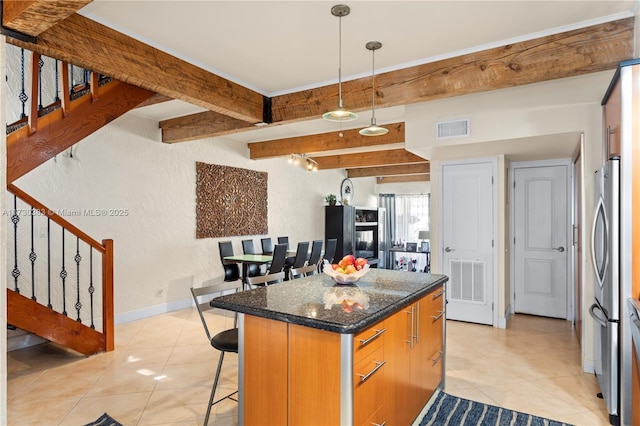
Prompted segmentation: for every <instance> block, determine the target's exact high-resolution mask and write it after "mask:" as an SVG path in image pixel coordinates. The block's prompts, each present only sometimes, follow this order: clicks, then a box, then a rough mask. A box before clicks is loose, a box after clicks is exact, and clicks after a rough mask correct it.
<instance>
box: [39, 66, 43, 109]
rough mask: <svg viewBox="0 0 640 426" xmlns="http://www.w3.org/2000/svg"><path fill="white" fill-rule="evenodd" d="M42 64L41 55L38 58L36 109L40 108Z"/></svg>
mask: <svg viewBox="0 0 640 426" xmlns="http://www.w3.org/2000/svg"><path fill="white" fill-rule="evenodd" d="M43 66H44V60H43V59H42V56H40V59H39V60H38V102H39V103H38V110H41V109H42V108H43V107H42V67H43Z"/></svg>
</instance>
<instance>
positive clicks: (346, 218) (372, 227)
mask: <svg viewBox="0 0 640 426" xmlns="http://www.w3.org/2000/svg"><path fill="white" fill-rule="evenodd" d="M324 223H325V226H324V238H325V244H326V240H328V239H330V238H335V239H337V240H338V243H337V245H336V254H335V256H334V259H335V260H336V261H337V260H340V259H341V258H342V257H344V256H346V255H347V254H353V255H354V256H356V257H364V258H367V259H368V260H369V265H371V266H372V267H376V265H377V264H378V248H379V236H378V209H376V208H360V207H354V206H349V205H347V206H326V207H325V219H324Z"/></svg>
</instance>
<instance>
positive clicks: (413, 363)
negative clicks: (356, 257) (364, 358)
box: [384, 286, 444, 425]
mask: <svg viewBox="0 0 640 426" xmlns="http://www.w3.org/2000/svg"><path fill="white" fill-rule="evenodd" d="M385 327H386V329H387V333H386V336H385V358H386V360H387V365H386V371H385V376H384V377H385V387H384V392H385V406H384V408H385V411H386V418H387V419H388V424H399V425H400V424H411V423H412V422H413V420H414V419H415V417H416V415H417V414H418V413H419V412H420V410H421V409H422V407H423V406H424V404H426V402H427V401H428V400H429V398H430V397H431V395H432V394H433V391H434V390H435V389H436V387H437V386H438V385H439V384H440V383H441V382H442V379H443V378H444V367H443V366H444V362H443V358H444V346H443V340H444V339H443V337H444V287H443V286H440V287H438V288H436V289H435V290H434V291H432V292H431V293H429V294H428V295H427V296H425V297H423V298H422V299H420V300H419V301H418V302H416V303H414V304H412V305H410V306H407V307H406V308H404V309H402V310H401V311H399V312H397V313H396V314H394V315H392V316H391V317H389V318H388V319H386V320H385Z"/></svg>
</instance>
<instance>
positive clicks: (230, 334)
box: [191, 281, 242, 426]
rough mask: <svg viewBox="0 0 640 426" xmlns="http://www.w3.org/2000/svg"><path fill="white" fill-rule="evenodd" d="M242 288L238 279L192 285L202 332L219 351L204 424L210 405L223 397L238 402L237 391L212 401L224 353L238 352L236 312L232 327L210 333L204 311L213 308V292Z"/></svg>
mask: <svg viewBox="0 0 640 426" xmlns="http://www.w3.org/2000/svg"><path fill="white" fill-rule="evenodd" d="M241 288H242V283H241V282H240V281H235V282H232V283H229V282H223V283H219V284H212V285H208V286H205V287H192V288H191V295H192V296H193V301H194V303H195V305H196V308H197V309H198V314H199V315H200V321H202V326H203V327H204V332H205V334H206V335H207V339H208V340H209V343H210V344H211V346H213V347H214V348H215V349H217V350H219V351H220V357H219V359H218V367H217V368H216V375H215V377H214V379H213V386H212V387H211V395H210V396H209V405H208V406H207V413H206V415H205V417H204V425H205V426H206V425H207V423H209V415H210V414H211V407H213V406H214V405H216V404H217V403H219V402H222V401H224V400H225V399H230V400H232V401H236V402H238V400H237V398H235V397H234V395H236V394H237V393H238V391H235V392H232V393H230V394H228V395H226V396H223V397H222V398H219V399H218V400H217V401H214V398H215V394H216V389H217V387H218V382H219V380H220V373H221V371H222V362H223V361H224V355H225V353H227V352H233V353H238V328H237V314H235V320H234V325H233V328H230V329H227V330H223V331H219V332H218V333H216V334H214V335H212V331H211V330H209V327H208V325H207V321H206V319H205V317H204V312H206V311H208V310H210V309H213V308H212V307H211V305H210V304H209V301H210V300H211V299H212V298H213V297H212V296H213V295H214V294H220V295H222V293H223V292H227V291H230V290H233V291H236V292H237V291H238V290H240V289H241ZM203 296H206V297H205V299H206V300H205V301H204V302H200V300H201V299H199V298H200V297H203Z"/></svg>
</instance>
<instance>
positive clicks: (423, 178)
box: [376, 175, 430, 184]
mask: <svg viewBox="0 0 640 426" xmlns="http://www.w3.org/2000/svg"><path fill="white" fill-rule="evenodd" d="M429 181H430V176H429V175H404V176H383V177H379V178H376V182H377V183H378V184H384V183H403V182H429Z"/></svg>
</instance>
